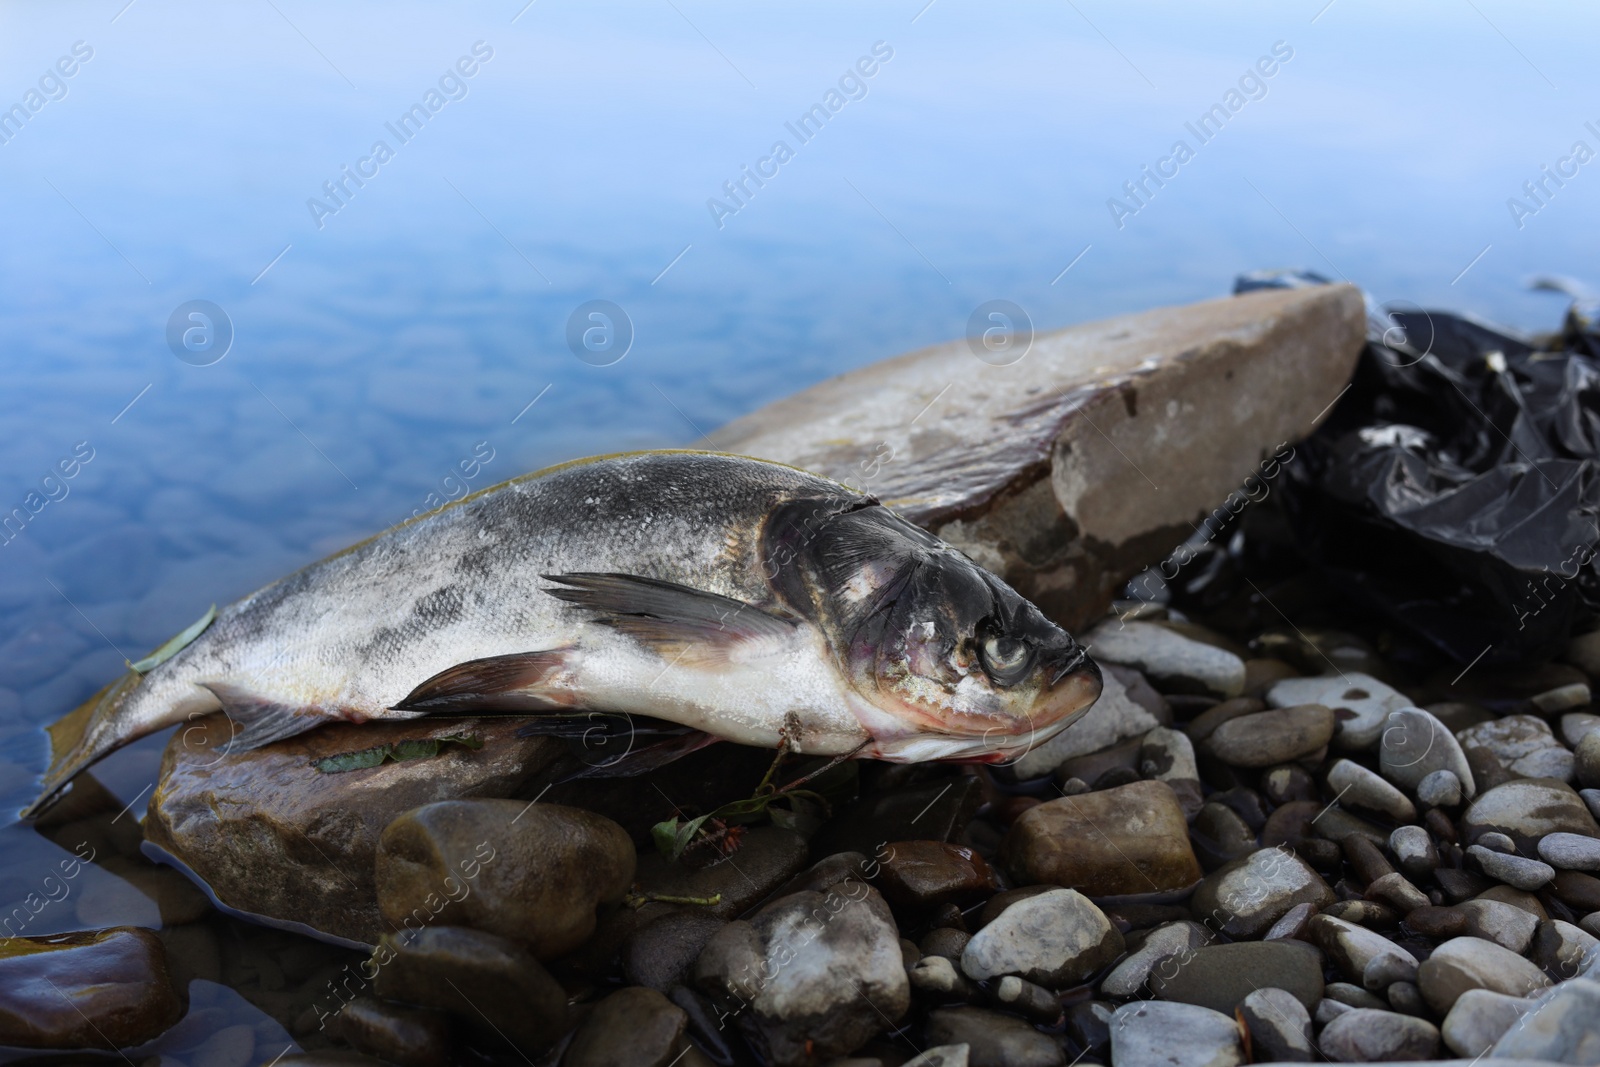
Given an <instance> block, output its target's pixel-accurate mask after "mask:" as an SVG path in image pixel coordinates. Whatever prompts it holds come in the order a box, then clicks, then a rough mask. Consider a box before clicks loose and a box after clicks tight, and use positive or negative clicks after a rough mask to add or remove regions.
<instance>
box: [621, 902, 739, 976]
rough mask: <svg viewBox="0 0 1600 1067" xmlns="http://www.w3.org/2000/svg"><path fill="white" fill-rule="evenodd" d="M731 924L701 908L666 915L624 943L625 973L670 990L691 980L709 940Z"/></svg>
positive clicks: (623, 959)
mask: <svg viewBox="0 0 1600 1067" xmlns="http://www.w3.org/2000/svg"><path fill="white" fill-rule="evenodd" d="M726 925H727V923H726V922H725V921H724V920H722V919H719V918H717V917H716V916H715V915H705V914H702V913H701V912H700V911H699V910H698V909H695V908H686V909H684V910H682V911H674V912H670V913H668V914H666V915H662V916H660V917H659V918H657V919H656V920H655V921H654V922H650V923H647V924H646V925H644V926H642V927H640V928H639V929H638V930H636V931H634V933H633V935H632V936H630V937H629V938H628V940H627V942H626V943H624V944H623V946H622V973H623V974H624V975H626V976H627V978H628V981H630V982H632V983H634V984H635V985H641V986H646V987H648V988H650V989H654V990H657V991H659V992H662V993H666V992H668V991H669V990H671V989H672V987H673V986H675V985H681V984H683V983H684V982H685V981H686V980H687V976H688V974H689V971H690V970H691V969H692V968H693V967H694V961H695V960H697V959H698V958H699V957H700V952H701V950H702V949H704V948H705V947H706V942H707V941H710V940H711V938H712V936H713V935H714V934H715V933H716V932H717V931H718V930H720V929H722V928H723V927H724V926H726Z"/></svg>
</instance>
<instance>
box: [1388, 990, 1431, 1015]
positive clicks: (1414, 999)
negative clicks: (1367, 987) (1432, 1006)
mask: <svg viewBox="0 0 1600 1067" xmlns="http://www.w3.org/2000/svg"><path fill="white" fill-rule="evenodd" d="M1383 995H1384V999H1386V1000H1388V1002H1389V1007H1391V1008H1393V1009H1394V1010H1395V1011H1397V1012H1399V1013H1400V1014H1402V1015H1427V1014H1428V1005H1427V1004H1426V1003H1425V1002H1424V1001H1423V999H1422V990H1420V989H1418V988H1417V984H1416V983H1415V982H1395V983H1394V984H1393V985H1391V986H1390V987H1389V988H1388V989H1386V990H1384V992H1383Z"/></svg>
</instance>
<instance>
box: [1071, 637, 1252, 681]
mask: <svg viewBox="0 0 1600 1067" xmlns="http://www.w3.org/2000/svg"><path fill="white" fill-rule="evenodd" d="M1083 644H1084V645H1085V647H1087V648H1088V649H1089V650H1090V651H1091V652H1092V653H1093V654H1094V658H1095V659H1096V660H1100V661H1103V662H1106V663H1118V664H1121V665H1123V666H1125V667H1135V668H1137V669H1138V670H1140V671H1142V672H1144V674H1145V675H1146V676H1148V677H1149V679H1150V680H1151V682H1153V683H1154V684H1155V685H1156V687H1157V688H1164V689H1165V691H1168V692H1174V693H1204V694H1207V695H1210V696H1215V697H1221V698H1222V699H1224V700H1226V699H1227V698H1229V697H1236V696H1238V695H1239V694H1240V693H1242V692H1243V691H1244V660H1242V659H1240V658H1239V657H1238V656H1235V655H1234V654H1233V653H1232V652H1228V651H1225V650H1224V649H1220V648H1217V647H1216V646H1214V645H1208V644H1205V643H1204V642H1201V641H1196V640H1195V639H1194V638H1192V637H1187V636H1185V635H1183V634H1181V633H1179V632H1178V631H1176V630H1173V629H1169V628H1168V627H1165V626H1162V625H1161V624H1160V623H1154V622H1128V623H1123V624H1106V625H1102V626H1097V627H1095V628H1094V629H1093V630H1091V631H1090V632H1089V633H1088V634H1086V635H1085V636H1084V638H1083Z"/></svg>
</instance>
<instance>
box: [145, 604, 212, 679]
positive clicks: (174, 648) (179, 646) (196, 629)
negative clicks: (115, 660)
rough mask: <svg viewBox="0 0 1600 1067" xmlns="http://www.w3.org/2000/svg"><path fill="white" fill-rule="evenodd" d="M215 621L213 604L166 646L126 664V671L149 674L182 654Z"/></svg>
mask: <svg viewBox="0 0 1600 1067" xmlns="http://www.w3.org/2000/svg"><path fill="white" fill-rule="evenodd" d="M216 619H217V606H216V605H215V604H213V605H211V607H210V609H209V610H208V611H207V612H206V613H205V614H204V615H202V616H200V618H199V619H198V620H197V621H195V622H193V623H191V624H189V626H188V627H186V628H185V629H184V630H183V632H182V633H180V634H178V635H177V636H176V637H174V638H172V639H171V640H169V641H168V642H167V643H166V644H164V645H162V646H161V647H160V648H158V649H156V650H155V651H154V652H152V653H150V654H149V655H148V656H146V657H145V658H144V659H141V660H138V661H137V662H130V663H129V664H128V669H129V670H132V671H135V672H137V673H139V674H149V673H150V672H151V671H153V670H155V669H156V668H157V667H159V666H161V665H162V664H163V663H165V662H167V660H169V659H171V658H172V657H173V656H176V655H177V654H178V653H179V652H182V651H183V650H184V649H185V648H187V647H188V646H189V643H190V642H191V641H193V640H194V639H195V638H197V637H199V636H200V635H201V634H203V633H205V631H206V627H208V626H210V625H211V624H212V623H213V622H215V621H216Z"/></svg>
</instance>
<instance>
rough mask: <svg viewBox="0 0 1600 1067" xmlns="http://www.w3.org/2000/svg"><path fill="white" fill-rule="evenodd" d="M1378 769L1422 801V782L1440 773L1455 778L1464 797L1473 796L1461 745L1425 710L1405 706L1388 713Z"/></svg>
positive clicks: (1442, 724) (1443, 725)
mask: <svg viewBox="0 0 1600 1067" xmlns="http://www.w3.org/2000/svg"><path fill="white" fill-rule="evenodd" d="M1378 766H1379V768H1380V769H1381V770H1382V772H1383V776H1384V777H1385V778H1387V779H1389V781H1391V782H1393V783H1395V784H1396V785H1398V786H1399V787H1400V788H1402V789H1412V790H1416V791H1417V792H1418V794H1419V795H1418V799H1419V800H1420V799H1421V796H1420V794H1421V788H1422V782H1424V781H1426V780H1427V779H1428V778H1429V777H1431V776H1432V775H1434V774H1437V773H1438V772H1439V771H1449V772H1450V773H1451V774H1452V775H1454V776H1455V778H1456V780H1457V782H1458V783H1460V787H1461V791H1462V795H1463V796H1468V797H1470V796H1471V795H1472V793H1473V782H1472V769H1471V768H1470V767H1469V766H1468V765H1467V756H1466V753H1465V752H1463V751H1462V749H1461V743H1460V742H1459V741H1457V740H1456V737H1455V734H1453V733H1451V732H1450V728H1449V727H1448V726H1446V725H1445V724H1444V723H1443V722H1441V721H1440V720H1439V717H1438V716H1436V715H1434V714H1433V713H1432V712H1429V711H1424V710H1423V709H1422V708H1414V707H1409V706H1402V707H1398V708H1395V709H1393V710H1391V711H1390V712H1389V714H1388V716H1387V717H1386V718H1385V720H1384V726H1383V734H1382V736H1381V739H1380V742H1379V746H1378Z"/></svg>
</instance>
